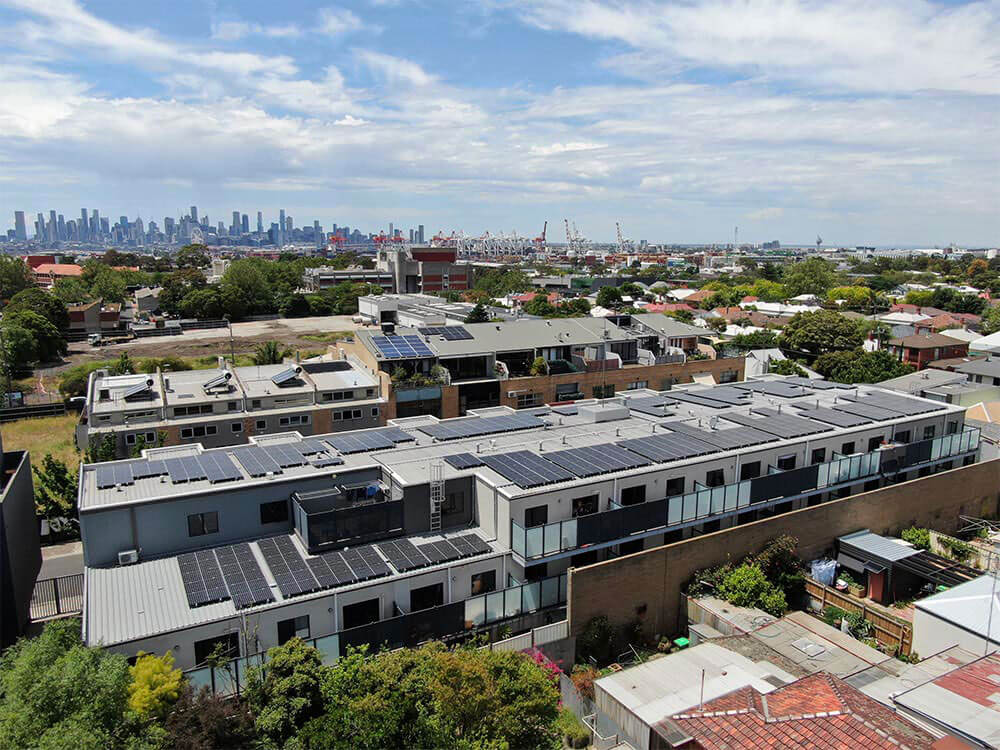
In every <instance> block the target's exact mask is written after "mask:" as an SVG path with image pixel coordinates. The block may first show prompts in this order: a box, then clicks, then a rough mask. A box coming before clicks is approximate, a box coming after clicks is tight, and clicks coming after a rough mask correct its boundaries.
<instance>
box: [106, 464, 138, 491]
mask: <svg viewBox="0 0 1000 750" xmlns="http://www.w3.org/2000/svg"><path fill="white" fill-rule="evenodd" d="M132 483H133V475H132V465H131V464H128V463H114V464H104V465H100V466H98V467H97V489H99V490H107V489H110V488H112V487H117V486H119V485H121V486H123V487H124V486H128V485H130V484H132Z"/></svg>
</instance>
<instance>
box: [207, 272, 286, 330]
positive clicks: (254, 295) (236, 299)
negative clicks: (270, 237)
mask: <svg viewBox="0 0 1000 750" xmlns="http://www.w3.org/2000/svg"><path fill="white" fill-rule="evenodd" d="M275 265H277V264H275ZM266 266H267V263H266V262H265V261H263V260H262V259H260V258H245V259H243V260H236V261H233V262H232V263H231V264H230V265H229V268H227V269H226V272H225V273H224V274H223V275H222V279H221V280H220V281H219V293H220V294H221V295H222V308H223V310H224V312H225V313H226V314H228V315H229V317H230V318H231V319H232V320H239V319H240V318H244V317H246V316H247V315H255V314H262V313H272V312H274V311H275V309H276V308H275V294H274V289H273V287H272V285H271V284H270V283H268V271H267V269H266V268H265V267H266Z"/></svg>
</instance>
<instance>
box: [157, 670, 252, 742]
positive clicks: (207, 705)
mask: <svg viewBox="0 0 1000 750" xmlns="http://www.w3.org/2000/svg"><path fill="white" fill-rule="evenodd" d="M164 735H165V736H164V741H163V744H162V747H165V748H171V750H215V748H219V749H220V750H221V749H222V748H237V747H254V746H255V741H254V740H255V739H256V733H255V732H254V726H253V717H252V716H251V715H250V712H249V711H248V710H247V708H246V706H245V704H243V703H242V702H241V701H240V700H239V699H238V698H232V699H229V698H223V697H221V696H219V695H216V694H214V693H213V692H212V691H211V690H210V689H209V688H207V687H202V688H201V689H200V690H197V691H196V690H194V689H193V688H192V687H191V685H190V684H189V683H187V682H184V683H182V685H181V693H180V697H179V698H178V699H177V702H176V703H175V704H174V708H173V710H172V711H171V712H170V713H169V715H168V716H167V718H166V721H165V722H164Z"/></svg>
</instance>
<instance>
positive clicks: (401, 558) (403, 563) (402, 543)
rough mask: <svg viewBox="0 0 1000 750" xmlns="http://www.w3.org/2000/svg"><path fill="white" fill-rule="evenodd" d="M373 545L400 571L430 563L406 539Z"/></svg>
mask: <svg viewBox="0 0 1000 750" xmlns="http://www.w3.org/2000/svg"><path fill="white" fill-rule="evenodd" d="M375 546H376V547H378V548H379V550H380V551H381V552H382V554H383V555H385V557H386V559H387V560H388V561H389V562H390V563H391V564H392V567H394V568H395V569H396V570H398V571H399V572H400V573H402V572H404V571H407V570H415V569H417V568H423V567H425V566H427V565H430V561H429V560H428V559H427V558H426V557H425V556H424V555H423V553H421V552H420V550H418V549H417V548H416V546H414V544H413V542H411V541H410V540H408V539H396V540H394V541H387V542H379V543H378V544H377V545H375Z"/></svg>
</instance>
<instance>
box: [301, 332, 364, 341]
mask: <svg viewBox="0 0 1000 750" xmlns="http://www.w3.org/2000/svg"><path fill="white" fill-rule="evenodd" d="M353 335H354V331H323V332H322V333H303V334H301V335H300V336H299V338H300V339H306V340H308V341H319V342H320V343H327V344H328V343H332V342H334V341H340V340H341V339H346V338H349V337H350V336H353Z"/></svg>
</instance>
